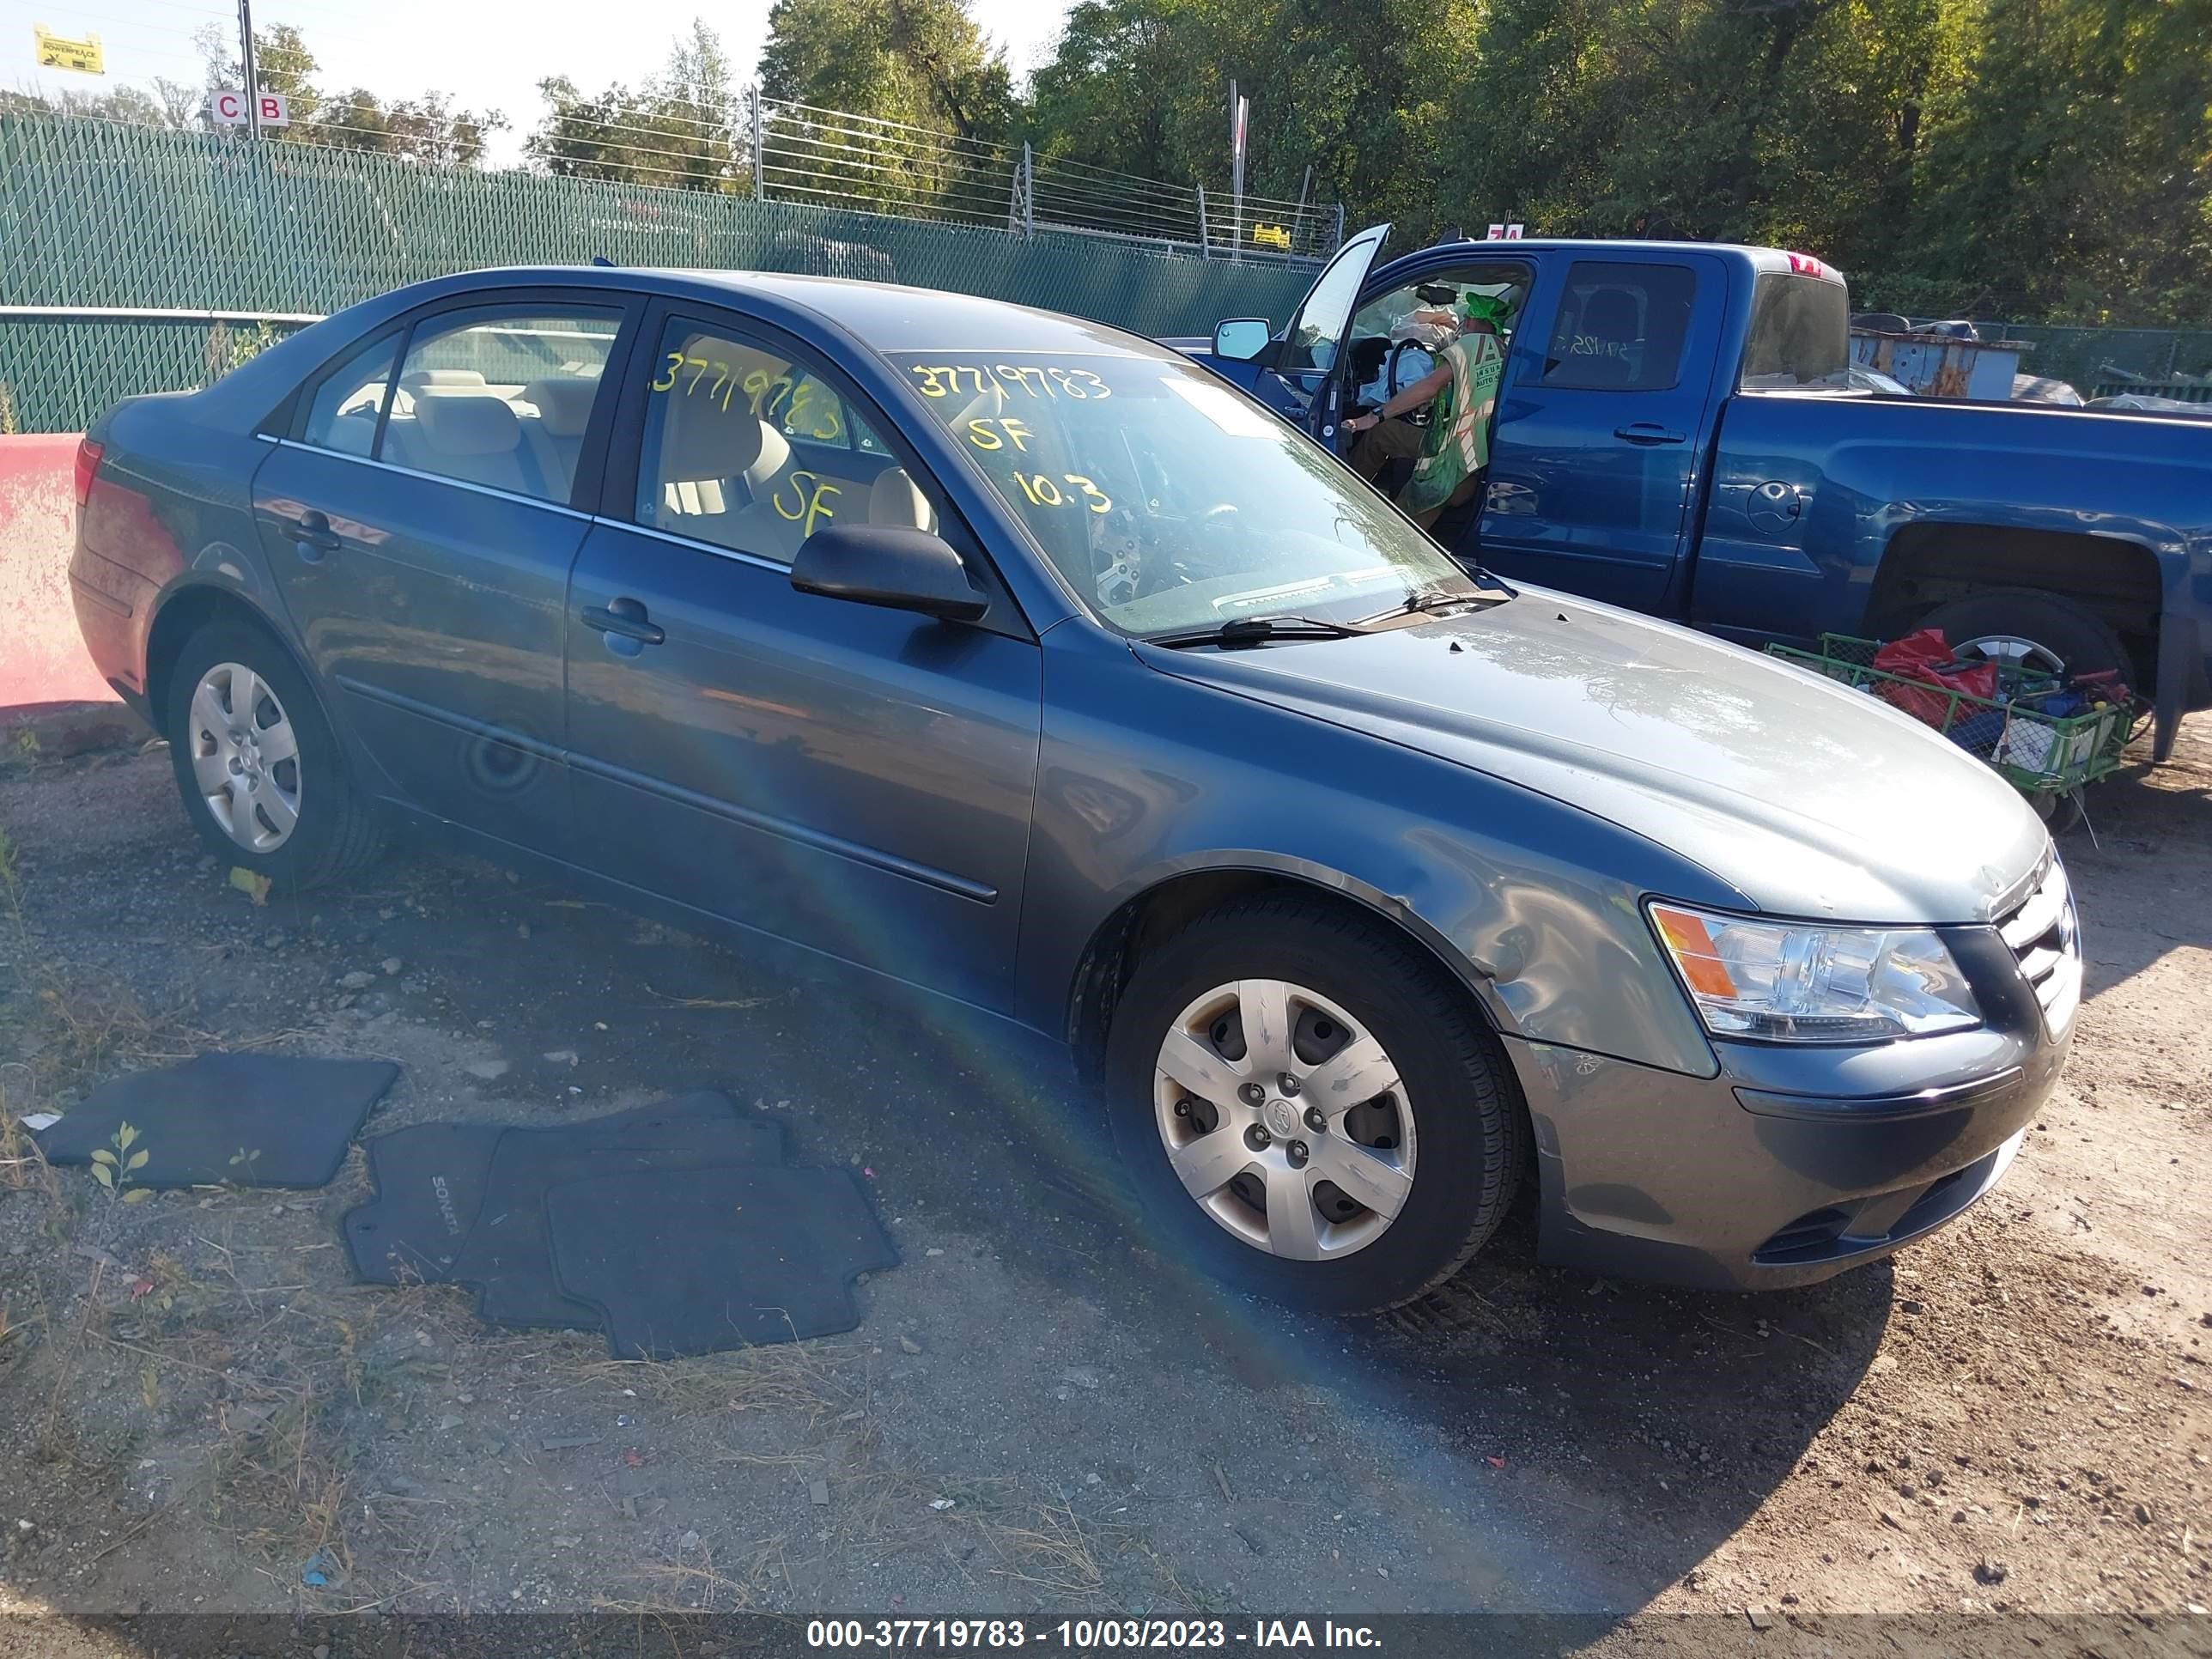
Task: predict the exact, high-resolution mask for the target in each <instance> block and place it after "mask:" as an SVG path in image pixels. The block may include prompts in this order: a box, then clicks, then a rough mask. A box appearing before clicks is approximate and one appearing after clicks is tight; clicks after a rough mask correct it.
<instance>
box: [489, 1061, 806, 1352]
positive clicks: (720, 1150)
mask: <svg viewBox="0 0 2212 1659" xmlns="http://www.w3.org/2000/svg"><path fill="white" fill-rule="evenodd" d="M707 1098H708V1099H712V1100H717V1101H721V1102H722V1103H723V1104H724V1106H725V1107H726V1110H725V1111H724V1112H723V1113H722V1114H721V1115H719V1116H714V1115H702V1114H701V1113H700V1112H699V1111H698V1110H696V1109H692V1110H689V1111H679V1110H677V1108H680V1107H683V1106H684V1105H685V1104H686V1103H685V1102H682V1101H677V1102H671V1103H669V1107H668V1108H665V1109H654V1110H653V1111H652V1112H651V1113H644V1114H628V1115H630V1116H634V1117H635V1118H636V1119H637V1121H635V1122H634V1123H631V1124H629V1125H626V1126H625V1127H623V1128H621V1129H620V1130H618V1131H610V1132H609V1133H605V1134H603V1135H593V1134H592V1133H587V1132H589V1131H591V1130H592V1129H593V1127H594V1126H593V1125H591V1124H578V1125H576V1126H575V1129H574V1131H573V1132H572V1131H569V1130H565V1129H510V1130H509V1131H508V1132H507V1133H506V1134H505V1135H503V1136H501V1138H500V1143H499V1146H498V1148H497V1150H496V1151H495V1152H493V1153H492V1158H491V1170H490V1173H489V1178H488V1179H487V1181H486V1182H485V1183H484V1200H483V1204H482V1206H480V1207H479V1208H478V1209H477V1218H476V1225H475V1226H474V1227H472V1228H471V1229H470V1231H469V1236H468V1239H467V1242H466V1243H464V1244H463V1245H462V1247H461V1252H460V1255H459V1257H458V1258H457V1259H456V1260H455V1261H454V1262H453V1278H454V1279H456V1280H458V1281H459V1282H460V1283H462V1284H464V1285H475V1286H476V1287H477V1316H478V1317H480V1318H483V1319H488V1320H489V1321H491V1322H493V1323H495V1324H499V1325H509V1326H514V1327H516V1328H522V1329H550V1330H579V1331H595V1330H598V1329H599V1328H601V1327H602V1325H603V1324H604V1323H605V1322H604V1320H603V1319H602V1318H601V1316H600V1314H599V1310H598V1309H597V1308H595V1307H593V1306H592V1305H590V1304H587V1303H580V1302H576V1301H573V1300H571V1299H570V1298H569V1297H566V1296H563V1295H562V1293H561V1289H560V1286H559V1285H556V1283H555V1282H554V1279H553V1255H552V1249H551V1247H550V1245H549V1243H547V1240H546V1235H545V1194H546V1192H547V1190H548V1189H549V1188H553V1187H556V1186H561V1185H564V1184H566V1183H568V1182H576V1181H583V1180H588V1179H595V1178H598V1177H599V1176H621V1175H630V1174H642V1173H645V1172H647V1171H677V1170H690V1169H697V1168H701V1167H720V1166H725V1165H729V1164H766V1165H770V1166H775V1165H778V1164H781V1163H782V1161H783V1126H782V1125H781V1124H780V1123H778V1122H776V1121H775V1120H774V1119H772V1118H765V1117H753V1116H750V1115H746V1116H739V1115H734V1109H729V1108H728V1104H727V1101H726V1097H721V1096H709V1097H707Z"/></svg>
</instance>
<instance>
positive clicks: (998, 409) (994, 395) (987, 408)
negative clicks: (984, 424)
mask: <svg viewBox="0 0 2212 1659" xmlns="http://www.w3.org/2000/svg"><path fill="white" fill-rule="evenodd" d="M1005 410H1006V392H1005V391H1004V390H1003V389H1002V388H1001V387H1000V385H999V383H998V382H997V381H996V380H994V381H992V382H991V384H990V385H988V386H985V387H984V388H983V391H982V394H981V396H980V397H978V398H976V399H975V402H974V403H972V404H969V405H968V407H967V408H965V409H963V410H961V411H960V412H959V413H958V414H957V415H955V416H953V417H952V419H951V422H950V424H951V428H952V431H953V434H954V435H956V436H957V437H962V438H964V437H966V436H967V435H968V422H970V421H992V420H996V419H997V418H998V417H999V416H1000V414H1001V413H1003V412H1004V411H1005Z"/></svg>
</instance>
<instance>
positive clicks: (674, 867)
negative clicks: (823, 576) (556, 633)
mask: <svg viewBox="0 0 2212 1659" xmlns="http://www.w3.org/2000/svg"><path fill="white" fill-rule="evenodd" d="M646 339H647V341H648V342H649V344H648V346H647V349H645V350H642V351H641V352H640V353H639V354H638V356H637V359H636V362H635V367H634V368H633V369H632V370H631V372H630V374H629V382H628V385H627V386H626V387H625V388H624V391H623V399H622V413H621V416H620V421H619V425H618V428H617V433H618V435H617V437H616V439H615V440H614V441H613V443H612V446H611V452H610V459H609V467H608V477H607V486H606V496H605V502H604V514H603V516H602V517H601V518H600V519H599V520H598V521H596V522H595V523H594V524H593V525H592V529H591V534H590V536H589V538H587V539H586V541H585V543H584V545H583V550H582V552H581V554H580V556H579V557H578V558H577V561H576V566H575V573H574V580H573V582H572V583H571V585H570V588H569V593H568V617H567V619H566V623H565V627H566V635H567V651H568V742H569V750H570V764H571V767H572V769H573V789H574V807H575V810H574V821H575V836H576V846H577V856H578V858H579V860H580V861H581V862H583V863H585V864H586V865H588V866H591V867H592V868H593V869H595V870H597V871H599V872H601V873H603V874H606V875H610V876H613V877H615V878H617V879H619V880H622V881H624V882H627V883H629V884H632V885H634V886H636V887H639V888H641V889H643V890H647V891H648V892H651V893H653V894H656V895H659V896H662V897H665V898H668V899H672V900H674V901H676V902H679V903H682V904H684V905H688V906H690V907H691V908H694V909H696V910H698V911H701V912H703V913H705V914H707V915H712V916H714V917H717V918H720V919H721V920H724V921H732V922H736V923H738V924H739V925H741V926H744V927H753V928H757V929H759V930H761V931H763V932H764V933H772V934H775V935H776V936H778V937H780V938H783V939H791V940H793V941H794V942H796V943H799V944H801V945H807V946H810V947H811V948H814V949H817V950H820V951H826V952H828V953H829V954H830V955H833V956H836V957H842V958H843V959H845V960H847V961H850V962H857V963H862V964H863V965H866V966H867V967H871V968H876V969H882V970H884V971H886V972H889V973H891V974H894V975H897V976H899V977H901V978H902V979H906V980H909V981H915V982H916V983H920V984H922V985H926V986H927V987H930V988H932V989H933V990H936V991H939V992H941V993H944V994H948V995H951V996H954V997H958V998H960V999H962V1000H967V1001H970V1002H975V1003H980V1004H981V1005H982V1006H987V1007H991V1008H994V1009H1002V1010H1003V1009H1007V1008H1010V1007H1011V1006H1012V983H1013V967H1014V958H1015V946H1016V942H1017V940H1016V933H1017V927H1018V922H1019V920H1020V915H1021V896H1022V880H1023V875H1024V866H1025V863H1026V860H1027V858H1028V849H1029V832H1030V796H1031V792H1032V789H1033V787H1034V784H1035V781H1036V765H1037V744H1038V735H1039V721H1040V714H1041V708H1042V685H1041V679H1040V671H1041V670H1040V658H1039V653H1038V647H1037V644H1036V640H1035V638H1034V637H1033V636H1031V635H1030V633H1029V630H1028V629H1027V626H1026V624H1025V623H1023V622H1022V620H1021V618H1020V616H1019V613H1018V611H1017V610H1016V609H1015V607H1014V604H1013V601H1012V599H1011V597H1009V596H1007V595H1006V593H1005V592H1003V590H1002V589H1000V588H999V587H998V586H996V585H995V581H994V575H993V573H992V571H991V568H990V567H989V564H988V562H987V560H986V559H985V558H984V556H983V554H982V550H981V547H980V546H979V544H977V543H976V542H975V539H974V538H973V537H972V536H971V535H970V534H969V532H968V531H967V530H966V529H965V527H964V526H962V525H961V524H960V523H958V522H957V520H954V519H953V517H952V514H951V509H950V507H948V506H947V504H946V502H945V499H944V497H943V495H942V494H941V492H940V491H939V489H938V488H937V485H936V483H935V480H934V479H933V478H932V477H929V476H928V475H927V473H926V471H924V470H923V469H922V468H921V465H920V463H919V461H918V460H917V459H915V454H914V452H913V451H912V449H911V448H910V447H908V446H906V445H905V444H904V443H903V442H902V441H899V440H897V439H896V437H894V436H893V435H891V434H890V430H889V428H888V426H887V425H886V424H885V423H884V422H883V420H882V417H881V416H880V415H879V414H878V413H877V412H875V411H873V410H862V409H861V408H860V406H859V400H858V398H857V395H856V392H855V391H854V387H853V386H852V385H851V383H850V382H849V381H848V380H846V379H845V377H844V376H843V375H842V373H841V372H840V371H839V370H838V369H837V368H836V367H835V365H833V364H831V363H829V362H826V361H823V360H821V359H817V358H816V357H815V356H813V354H811V352H810V351H808V350H807V349H805V348H804V347H802V346H801V345H799V343H796V342H793V341H791V340H789V339H787V338H786V337H783V336H781V335H780V334H777V333H775V332H773V331H769V330H768V329H766V328H765V327H763V325H759V324H758V323H757V322H754V321H752V320H750V319H745V318H743V317H740V316H738V315H735V314H733V313H727V312H724V311H720V310H719V309H714V308H708V307H689V306H676V307H670V308H668V309H666V310H665V311H660V312H657V313H656V314H655V315H654V317H653V319H651V320H650V321H649V324H648V329H647V335H646ZM855 522H858V523H862V524H870V523H874V524H894V525H904V526H909V527H913V528H922V529H934V530H936V531H937V532H938V533H939V534H940V535H942V536H944V537H945V538H946V539H947V540H948V541H950V542H951V543H952V544H953V545H954V546H955V548H956V549H957V550H958V551H959V552H960V554H961V556H962V558H963V562H966V563H967V564H968V566H969V572H970V574H971V577H972V578H973V579H974V580H975V581H976V585H977V586H981V587H985V588H987V589H988V590H989V591H990V592H993V594H994V603H993V608H992V611H991V614H990V615H989V616H987V617H986V618H985V619H984V621H983V623H979V624H975V625H966V624H958V623H942V622H937V621H933V620H932V619H930V618H929V617H922V616H918V615H915V614H914V613H912V612H910V611H891V610H884V609H880V608H877V607H873V606H869V605H858V604H854V603H851V602H848V601H844V600H839V599H825V598H823V597H821V596H820V595H817V594H811V593H802V592H799V591H798V590H796V589H795V588H793V586H792V585H791V570H790V567H791V561H792V557H793V555H794V554H795V553H796V552H797V550H798V549H799V544H800V543H801V542H802V541H804V540H805V538H806V537H807V536H808V535H809V534H811V533H812V532H815V531H817V530H818V529H820V528H821V527H823V526H825V525H842V524H849V523H855Z"/></svg>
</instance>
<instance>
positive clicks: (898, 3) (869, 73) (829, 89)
mask: <svg viewBox="0 0 2212 1659" xmlns="http://www.w3.org/2000/svg"><path fill="white" fill-rule="evenodd" d="M768 28H769V33H768V46H767V47H766V49H765V50H764V51H763V52H762V53H761V61H760V85H761V92H762V94H763V95H764V96H766V97H769V98H776V99H782V100H787V101H789V102H792V103H799V104H811V105H814V106H817V108H822V109H830V110H840V111H843V112H846V113H848V114H853V115H872V116H875V117H877V118H879V119H882V120H886V121H898V122H902V123H903V124H905V125H908V126H913V127H921V128H925V129H927V130H929V131H937V132H948V133H951V134H953V135H955V136H957V137H962V138H979V139H983V140H986V141H1000V140H1004V139H1006V138H1007V137H1010V136H1012V133H1013V132H1014V131H1015V129H1016V126H1017V124H1018V102H1017V100H1016V99H1015V97H1014V93H1013V77H1012V74H1011V72H1010V71H1009V70H1007V68H1006V54H1005V53H1004V52H1001V51H1000V50H998V49H997V48H995V47H994V46H992V44H991V43H990V41H989V40H987V39H986V38H985V37H984V34H983V32H982V31H981V29H979V28H978V27H976V26H975V19H974V18H973V17H971V16H969V14H968V0H776V3H775V8H774V9H772V10H770V11H769V17H768Z"/></svg>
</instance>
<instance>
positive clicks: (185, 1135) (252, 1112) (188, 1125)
mask: <svg viewBox="0 0 2212 1659" xmlns="http://www.w3.org/2000/svg"><path fill="white" fill-rule="evenodd" d="M398 1075H399V1068H398V1066H395V1065H393V1064H392V1062H391V1061H390V1060H310V1059H302V1058H300V1057H297V1056H295V1055H291V1054H199V1055H197V1056H195V1057H194V1058H192V1059H191V1060H186V1061H185V1062H184V1064H182V1065H181V1066H162V1067H161V1068H160V1069H158V1070H155V1071H150V1072H133V1073H131V1074H130V1075H128V1076H127V1077H118V1078H115V1079H111V1080H110V1081H108V1082H106V1083H103V1084H101V1085H100V1086H99V1087H98V1088H97V1089H94V1091H92V1092H91V1093H90V1094H88V1095H87V1096H86V1097H84V1098H83V1099H82V1101H80V1102H78V1103H77V1104H76V1105H75V1106H72V1107H71V1108H70V1109H69V1110H68V1111H67V1112H66V1113H64V1115H63V1116H62V1118H61V1121H59V1122H58V1123H54V1124H52V1125H50V1126H48V1127H47V1128H46V1129H45V1130H44V1131H42V1132H41V1133H40V1134H39V1135H38V1136H37V1137H36V1139H37V1140H38V1143H39V1150H40V1152H44V1153H45V1154H46V1161H47V1162H48V1163H49V1164H91V1163H94V1162H100V1163H102V1164H106V1160H105V1159H100V1160H95V1159H94V1156H93V1154H94V1153H95V1152H102V1151H105V1152H110V1153H115V1154H116V1161H115V1164H112V1165H109V1166H107V1167H110V1168H113V1169H117V1170H120V1173H119V1174H118V1175H116V1176H115V1177H114V1179H115V1182H116V1183H117V1184H118V1186H120V1187H122V1188H125V1190H128V1189H129V1188H133V1187H140V1188H170V1187H213V1186H222V1185H229V1186H234V1187H326V1186H328V1185H329V1184H330V1182H331V1177H332V1176H336V1175H337V1172H338V1167H339V1166H340V1165H341V1164H343V1163H344V1162H345V1155H346V1148H347V1147H348V1146H350V1145H351V1144H352V1143H353V1138H354V1136H355V1135H356V1134H358V1133H360V1132H361V1126H362V1122H363V1121H365V1120H366V1119H367V1118H368V1111H369V1108H370V1107H372V1106H374V1105H375V1104H376V1103H377V1100H378V1099H379V1098H380V1097H381V1096H382V1095H383V1093H384V1091H386V1089H388V1088H390V1087H391V1086H392V1079H394V1078H396V1077H398ZM125 1123H128V1124H129V1125H130V1126H131V1129H132V1130H133V1132H134V1133H133V1137H132V1139H131V1145H130V1146H129V1147H128V1148H127V1149H125V1150H123V1151H121V1152H117V1148H116V1146H115V1141H116V1139H117V1138H118V1136H119V1135H120V1133H121V1131H122V1126H123V1125H124V1124H125ZM142 1157H143V1162H141V1161H140V1160H141V1158H142Z"/></svg>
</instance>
